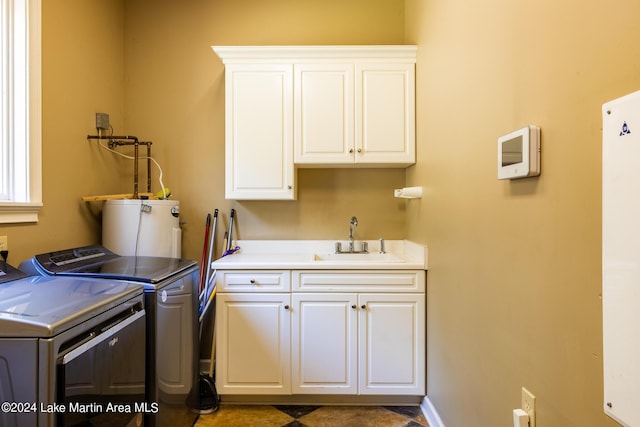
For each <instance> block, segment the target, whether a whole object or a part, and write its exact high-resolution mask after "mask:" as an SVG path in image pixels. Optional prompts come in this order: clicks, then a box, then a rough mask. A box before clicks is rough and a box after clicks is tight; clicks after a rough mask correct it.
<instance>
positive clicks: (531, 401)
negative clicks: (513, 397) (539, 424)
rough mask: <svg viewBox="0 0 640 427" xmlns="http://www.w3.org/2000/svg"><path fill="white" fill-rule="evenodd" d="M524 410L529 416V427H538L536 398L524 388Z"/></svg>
mask: <svg viewBox="0 0 640 427" xmlns="http://www.w3.org/2000/svg"><path fill="white" fill-rule="evenodd" d="M522 409H524V411H525V412H526V413H527V414H528V415H529V427H536V397H535V396H534V395H533V394H531V392H530V391H529V390H527V389H526V388H524V387H522Z"/></svg>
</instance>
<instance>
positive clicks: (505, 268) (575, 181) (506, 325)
mask: <svg viewBox="0 0 640 427" xmlns="http://www.w3.org/2000/svg"><path fill="white" fill-rule="evenodd" d="M406 13H407V33H408V37H407V42H408V43H416V44H418V45H419V59H418V73H417V82H418V89H417V104H418V106H417V110H418V127H417V135H418V153H419V158H418V164H417V166H415V167H414V168H412V169H411V170H409V171H408V176H407V185H424V186H425V189H426V196H425V197H424V198H423V199H422V200H421V201H414V202H412V203H411V204H410V205H409V206H408V209H407V228H408V233H407V234H408V236H409V237H410V238H414V239H417V240H420V241H423V242H426V243H428V245H429V256H430V259H429V273H428V309H427V312H428V390H427V393H428V396H429V397H430V399H431V400H432V401H433V403H434V404H435V406H436V408H437V409H438V411H439V413H440V415H441V417H442V419H443V421H444V423H445V425H447V426H451V427H456V426H465V427H474V426H476V427H486V426H507V425H512V412H511V411H512V409H513V408H517V407H519V404H520V388H521V387H522V386H525V387H527V388H529V389H530V390H531V391H532V392H533V393H534V394H535V395H536V396H537V398H538V399H537V403H538V412H537V416H538V418H537V425H539V426H544V427H569V426H576V427H577V426H580V427H602V426H613V425H617V424H616V423H614V422H613V421H612V420H610V419H609V418H608V417H606V416H605V415H604V413H603V409H602V408H603V392H602V387H603V383H602V324H601V299H600V291H601V136H602V135H601V113H600V109H601V105H602V104H603V103H604V102H606V101H608V100H611V99H614V98H617V97H619V96H622V95H624V94H627V93H629V92H632V91H635V90H638V89H639V85H640V80H639V79H638V70H639V69H640V57H638V55H637V52H638V40H640V26H638V25H637V22H638V19H639V18H640V4H639V3H638V2H636V1H633V0H623V1H621V2H618V3H616V4H615V6H613V5H612V4H611V3H609V2H604V1H595V2H586V3H585V2H580V1H576V0H569V1H564V2H557V1H554V0H544V1H538V2H512V1H506V0H489V1H488V2H468V1H460V0H433V1H428V2H426V1H423V0H407V2H406ZM526 124H537V125H539V126H540V127H541V128H542V175H541V176H540V177H539V178H533V179H525V180H519V181H512V182H509V181H506V182H505V181H498V180H497V178H496V138H497V137H498V136H499V135H501V134H504V133H507V132H508V131H511V130H513V129H516V128H518V127H521V126H523V125H526Z"/></svg>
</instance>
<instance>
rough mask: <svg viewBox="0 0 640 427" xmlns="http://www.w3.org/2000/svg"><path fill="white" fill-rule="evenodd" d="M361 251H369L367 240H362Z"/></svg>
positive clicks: (366, 252)
mask: <svg viewBox="0 0 640 427" xmlns="http://www.w3.org/2000/svg"><path fill="white" fill-rule="evenodd" d="M361 250H362V252H364V253H365V254H368V253H369V243H368V242H362V249H361Z"/></svg>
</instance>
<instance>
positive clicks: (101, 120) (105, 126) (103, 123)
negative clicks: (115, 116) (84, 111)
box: [96, 113, 110, 130]
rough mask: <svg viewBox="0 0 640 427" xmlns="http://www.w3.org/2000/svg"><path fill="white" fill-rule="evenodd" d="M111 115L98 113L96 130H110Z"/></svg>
mask: <svg viewBox="0 0 640 427" xmlns="http://www.w3.org/2000/svg"><path fill="white" fill-rule="evenodd" d="M109 127H110V125H109V115H108V114H107V113H96V129H102V130H109Z"/></svg>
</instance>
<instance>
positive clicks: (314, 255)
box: [212, 240, 427, 270]
mask: <svg viewBox="0 0 640 427" xmlns="http://www.w3.org/2000/svg"><path fill="white" fill-rule="evenodd" d="M336 242H337V241H336V240H238V241H234V242H233V245H232V247H235V246H239V247H240V249H239V250H238V251H237V252H235V253H233V254H230V255H227V256H225V257H223V258H220V259H218V260H216V261H214V262H213V263H212V268H215V269H218V270H240V269H312V270H336V269H339V270H426V269H427V247H426V246H424V245H419V244H417V243H413V242H411V241H408V240H385V241H384V245H385V253H384V254H380V253H379V250H380V242H379V241H378V240H367V241H366V242H367V243H368V245H369V254H335V244H336ZM339 242H341V244H342V248H343V250H345V249H346V248H348V246H349V245H348V242H347V241H344V240H340V241H339ZM361 244H362V241H360V240H357V241H356V242H355V248H356V250H360V248H361Z"/></svg>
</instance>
